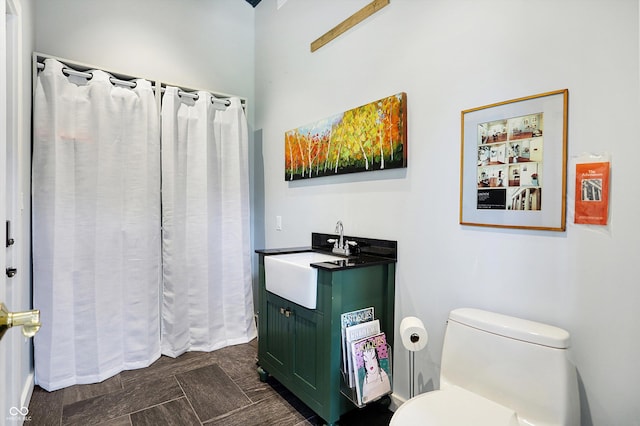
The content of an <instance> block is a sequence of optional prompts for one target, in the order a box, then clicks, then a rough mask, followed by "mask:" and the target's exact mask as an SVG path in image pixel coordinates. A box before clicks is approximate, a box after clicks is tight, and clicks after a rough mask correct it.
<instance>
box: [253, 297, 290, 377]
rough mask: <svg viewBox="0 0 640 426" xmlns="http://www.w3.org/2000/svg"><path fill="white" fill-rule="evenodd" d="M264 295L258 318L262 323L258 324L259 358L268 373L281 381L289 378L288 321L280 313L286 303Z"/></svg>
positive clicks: (282, 313)
mask: <svg viewBox="0 0 640 426" xmlns="http://www.w3.org/2000/svg"><path fill="white" fill-rule="evenodd" d="M264 294H265V296H266V297H265V302H264V303H263V304H262V306H263V311H262V313H261V316H260V321H261V322H262V321H264V323H263V324H260V326H261V327H260V328H261V333H260V340H259V342H258V345H259V357H260V361H261V363H262V364H264V367H265V368H267V369H268V371H269V373H270V374H272V375H274V376H275V377H276V378H279V379H281V380H282V378H283V377H288V376H289V364H290V357H291V356H290V354H291V345H292V339H291V334H290V333H289V322H290V321H289V318H287V316H286V315H285V314H284V312H283V311H282V309H283V308H284V307H285V303H287V301H286V300H284V299H282V298H280V297H278V296H276V295H274V294H271V293H268V292H265V293H264ZM285 380H286V379H285Z"/></svg>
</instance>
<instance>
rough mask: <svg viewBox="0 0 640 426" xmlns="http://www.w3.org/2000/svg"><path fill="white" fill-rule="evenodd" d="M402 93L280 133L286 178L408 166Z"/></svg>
mask: <svg viewBox="0 0 640 426" xmlns="http://www.w3.org/2000/svg"><path fill="white" fill-rule="evenodd" d="M406 99H407V95H406V93H398V94H396V95H393V96H389V97H387V98H384V99H380V100H377V101H375V102H371V103H368V104H366V105H362V106H360V107H357V108H353V109H350V110H348V111H345V112H343V113H339V114H335V115H333V116H331V117H328V118H325V119H322V120H319V121H317V122H315V123H312V124H308V125H306V126H301V127H298V128H297V129H293V130H289V131H288V132H286V133H285V147H284V150H285V152H284V156H285V161H284V163H285V164H284V167H285V180H288V181H292V180H298V179H308V178H315V177H321V176H333V175H339V174H345V173H354V172H366V171H372V170H384V169H393V168H400V167H407V130H406V129H407V128H406V120H407V118H406V116H407V114H406V104H407V102H406Z"/></svg>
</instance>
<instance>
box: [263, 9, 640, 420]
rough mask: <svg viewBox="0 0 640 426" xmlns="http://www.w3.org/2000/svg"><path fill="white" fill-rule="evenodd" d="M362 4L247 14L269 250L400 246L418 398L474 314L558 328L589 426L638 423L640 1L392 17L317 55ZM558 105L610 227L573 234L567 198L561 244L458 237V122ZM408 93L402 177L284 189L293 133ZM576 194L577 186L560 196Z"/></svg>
mask: <svg viewBox="0 0 640 426" xmlns="http://www.w3.org/2000/svg"><path fill="white" fill-rule="evenodd" d="M369 2H370V1H369V0H331V1H308V0H306V1H305V0H290V1H288V2H286V4H284V6H282V7H281V8H280V9H277V7H276V0H263V1H262V2H261V3H260V5H258V7H257V8H256V16H255V25H256V64H255V65H256V98H257V100H258V103H257V106H256V120H255V127H256V129H259V130H261V131H262V140H263V149H264V173H265V178H264V179H265V200H266V205H265V223H266V246H267V247H269V248H274V247H287V246H300V245H306V244H309V240H310V233H311V232H313V231H316V232H332V231H333V228H334V224H335V222H336V220H338V219H341V220H342V221H343V222H344V223H345V233H347V234H349V235H359V236H363V237H374V238H388V239H395V240H397V241H398V244H399V261H398V269H397V275H396V283H397V291H396V301H397V302H396V312H397V317H396V324H399V322H400V319H401V318H402V317H404V316H407V315H416V316H418V317H420V318H421V319H422V320H423V321H424V322H425V325H426V326H427V328H428V330H429V332H430V336H431V339H430V344H429V346H428V349H427V350H425V351H423V352H420V353H419V354H418V356H417V357H416V364H417V370H418V372H419V380H418V382H417V384H418V386H419V389H420V391H425V390H430V389H433V388H434V387H437V386H438V374H439V364H440V352H441V349H442V341H443V333H444V327H445V320H446V318H447V313H448V312H449V310H451V309H452V308H456V307H461V306H472V307H480V308H485V309H490V310H495V311H498V312H502V313H506V314H512V315H517V316H522V317H525V318H529V319H533V320H539V321H543V322H547V323H551V324H555V325H558V326H561V327H564V328H566V329H568V330H569V331H570V332H571V333H572V338H573V347H572V349H571V358H572V360H573V361H574V362H575V364H576V365H577V368H578V371H579V374H580V380H581V389H582V417H583V419H582V420H583V424H585V425H591V424H595V425H614V424H615V425H634V424H635V425H637V424H640V423H639V422H640V406H639V405H638V404H637V398H638V395H640V368H638V361H637V360H638V358H639V353H640V343H639V342H640V341H639V339H638V336H640V320H639V319H638V315H637V306H638V302H640V285H639V281H638V276H637V271H636V268H637V263H638V254H639V253H640V226H638V219H637V216H638V215H637V211H638V208H639V207H640V201H639V197H638V195H640V192H639V191H638V186H637V184H636V179H635V178H634V174H635V170H636V169H637V167H635V163H636V161H637V155H636V149H635V146H636V145H637V140H638V136H637V132H636V129H635V127H634V126H633V125H631V124H630V123H636V122H637V121H638V116H639V114H640V107H639V97H638V89H639V87H638V76H639V67H638V61H639V49H638V41H639V34H638V30H639V26H638V17H639V13H638V12H639V11H638V1H637V0H613V1H606V2H605V1H597V0H588V1H584V0H563V1H551V0H544V1H538V2H525V1H517V2H515V1H512V0H511V1H509V0H485V1H482V2H478V1H473V0H454V1H451V0H449V1H447V0H431V1H417V0H393V1H392V2H391V4H390V5H389V6H387V7H386V8H384V9H382V10H381V11H380V12H378V13H377V14H375V15H374V16H372V17H371V18H369V19H367V20H366V21H365V22H363V23H361V24H359V25H358V26H357V27H355V28H354V29H352V30H350V31H348V32H347V33H346V34H343V35H342V36H340V37H339V38H338V39H336V40H334V41H333V42H331V43H330V44H328V45H326V46H325V47H323V48H321V49H320V50H318V51H316V52H315V53H311V52H310V48H309V45H310V43H311V42H312V41H313V40H315V39H316V38H317V37H319V36H321V35H322V34H324V33H325V32H326V31H328V30H329V29H331V28H332V27H334V26H335V25H336V24H338V23H339V22H341V21H342V20H343V19H345V18H346V17H348V16H349V15H351V14H352V13H354V12H355V11H356V10H358V9H360V8H361V7H362V6H364V5H365V4H367V3H369ZM564 88H567V89H569V155H570V156H575V155H577V154H579V153H582V152H596V153H599V152H609V153H611V154H612V160H613V163H612V167H613V171H612V192H611V201H610V212H611V217H610V225H609V226H608V227H606V228H602V229H600V228H593V227H587V226H581V225H574V224H572V220H573V217H572V207H571V205H570V201H572V199H573V197H572V196H569V198H568V200H569V205H568V209H569V214H568V218H567V230H566V232H560V233H558V232H542V231H526V230H499V229H493V228H487V229H484V228H475V227H463V226H460V225H459V224H458V209H459V162H460V112H461V111H462V110H464V109H469V108H473V107H477V106H482V105H487V104H491V103H494V102H499V101H503V100H508V99H514V98H517V97H521V96H527V95H533V94H537V93H542V92H547V91H551V90H556V89H564ZM400 91H404V92H406V93H407V95H408V123H409V130H408V133H409V167H408V168H407V169H406V170H402V171H399V170H389V171H384V172H374V173H370V174H364V175H362V174H360V175H347V176H337V177H327V178H317V179H312V180H308V181H302V182H300V181H299V182H292V183H287V182H285V181H284V178H283V175H284V152H283V151H284V132H285V131H286V130H289V129H293V128H296V127H298V126H300V125H304V124H307V123H309V122H313V121H315V120H317V119H321V118H324V117H327V116H329V115H331V114H334V113H336V112H340V111H344V110H347V109H349V108H352V107H356V106H359V105H362V104H365V103H368V102H370V101H373V100H376V99H379V98H382V97H385V96H389V95H392V94H395V93H397V92H400ZM611 123H618V125H614V126H611ZM572 179H575V171H574V170H569V171H568V180H569V182H570V184H569V188H568V193H569V194H571V191H572V190H573V184H572ZM277 215H279V216H282V220H283V228H284V229H283V230H282V231H276V230H275V217H276V216H277ZM396 341H397V342H399V339H396ZM395 355H396V356H395V385H394V391H395V393H396V394H397V395H398V396H399V397H400V398H404V397H406V396H407V394H408V379H407V375H408V370H407V356H406V355H407V354H406V352H405V351H404V349H403V348H402V347H401V346H400V345H396V348H395Z"/></svg>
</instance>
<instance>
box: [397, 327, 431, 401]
mask: <svg viewBox="0 0 640 426" xmlns="http://www.w3.org/2000/svg"><path fill="white" fill-rule="evenodd" d="M400 338H401V340H402V344H403V346H404V347H405V349H407V350H408V351H409V398H413V397H414V396H415V366H416V358H415V353H416V352H417V351H420V350H422V349H424V348H425V347H426V346H427V341H428V340H429V338H428V335H427V330H426V329H425V328H424V324H423V323H422V321H421V320H420V319H419V318H416V317H405V318H403V319H402V321H401V322H400Z"/></svg>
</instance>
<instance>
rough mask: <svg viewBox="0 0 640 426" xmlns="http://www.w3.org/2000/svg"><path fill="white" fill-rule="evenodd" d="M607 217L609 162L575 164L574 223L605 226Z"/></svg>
mask: <svg viewBox="0 0 640 426" xmlns="http://www.w3.org/2000/svg"><path fill="white" fill-rule="evenodd" d="M608 216H609V162H608V161H607V162H602V163H579V164H576V215H575V223H578V224H585V225H606V224H607V218H608Z"/></svg>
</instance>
